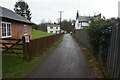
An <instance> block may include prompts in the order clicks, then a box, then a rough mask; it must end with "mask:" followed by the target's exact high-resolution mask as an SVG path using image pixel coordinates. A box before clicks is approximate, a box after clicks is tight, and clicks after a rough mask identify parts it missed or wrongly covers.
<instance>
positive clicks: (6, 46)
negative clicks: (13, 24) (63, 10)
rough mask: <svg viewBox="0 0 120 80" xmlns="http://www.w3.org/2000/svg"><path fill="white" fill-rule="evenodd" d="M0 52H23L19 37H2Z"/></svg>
mask: <svg viewBox="0 0 120 80" xmlns="http://www.w3.org/2000/svg"><path fill="white" fill-rule="evenodd" d="M0 44H2V46H1V51H2V54H4V53H9V54H16V55H17V56H19V55H18V54H23V46H22V40H21V39H2V40H0Z"/></svg>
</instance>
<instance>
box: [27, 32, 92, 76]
mask: <svg viewBox="0 0 120 80" xmlns="http://www.w3.org/2000/svg"><path fill="white" fill-rule="evenodd" d="M90 72H91V71H90V69H89V66H88V64H87V62H86V60H85V57H84V55H83V53H82V52H81V50H80V48H79V46H78V44H77V43H76V42H75V41H74V40H73V38H72V37H71V35H69V34H66V35H64V38H63V41H62V42H61V43H60V45H59V46H58V47H57V48H56V49H55V50H54V51H53V53H52V54H51V55H50V56H49V57H48V59H46V60H45V61H44V62H43V63H42V64H40V65H39V66H38V67H37V68H36V69H35V70H34V71H33V72H32V73H30V74H29V75H28V76H27V78H91V73H90Z"/></svg>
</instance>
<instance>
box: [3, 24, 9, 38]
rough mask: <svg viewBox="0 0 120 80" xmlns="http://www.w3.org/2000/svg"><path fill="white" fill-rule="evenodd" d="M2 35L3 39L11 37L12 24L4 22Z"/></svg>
mask: <svg viewBox="0 0 120 80" xmlns="http://www.w3.org/2000/svg"><path fill="white" fill-rule="evenodd" d="M1 35H2V36H1V37H2V38H8V37H11V23H8V22H2V29H1Z"/></svg>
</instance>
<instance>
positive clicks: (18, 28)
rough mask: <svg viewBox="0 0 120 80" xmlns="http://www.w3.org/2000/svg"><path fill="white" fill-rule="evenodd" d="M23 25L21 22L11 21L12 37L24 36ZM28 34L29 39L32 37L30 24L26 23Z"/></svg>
mask: <svg viewBox="0 0 120 80" xmlns="http://www.w3.org/2000/svg"><path fill="white" fill-rule="evenodd" d="M24 25H26V24H23V23H18V22H13V23H12V24H11V26H12V27H11V28H12V38H15V39H22V37H23V36H24ZM28 35H30V39H32V26H31V25H28Z"/></svg>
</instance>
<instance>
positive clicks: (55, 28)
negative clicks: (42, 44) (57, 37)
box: [47, 24, 60, 34]
mask: <svg viewBox="0 0 120 80" xmlns="http://www.w3.org/2000/svg"><path fill="white" fill-rule="evenodd" d="M47 33H53V34H59V33H60V25H57V24H49V25H47Z"/></svg>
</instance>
